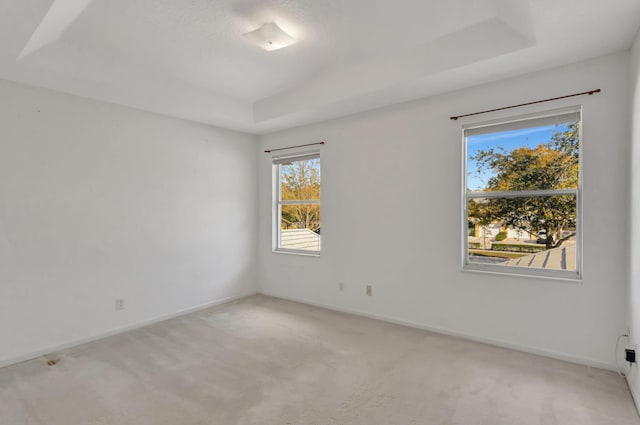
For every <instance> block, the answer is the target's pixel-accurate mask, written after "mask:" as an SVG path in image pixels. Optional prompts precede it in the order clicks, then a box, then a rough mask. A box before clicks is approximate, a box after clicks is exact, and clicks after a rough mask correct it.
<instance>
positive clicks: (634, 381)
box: [621, 33, 640, 405]
mask: <svg viewBox="0 0 640 425" xmlns="http://www.w3.org/2000/svg"><path fill="white" fill-rule="evenodd" d="M630 65H631V66H630V71H631V72H630V74H631V79H630V84H631V87H630V90H629V93H630V103H631V126H630V127H631V155H630V158H631V170H630V171H631V172H630V175H631V217H630V220H629V222H630V225H631V236H630V244H629V245H630V250H629V260H630V261H629V265H630V269H631V272H630V279H629V280H630V286H629V328H630V330H631V333H630V335H631V341H630V342H629V343H628V346H629V347H635V349H636V350H638V343H639V342H640V221H639V220H640V33H639V34H638V36H637V37H636V40H635V42H634V44H633V48H632V49H631V61H630ZM625 342H626V341H625ZM621 351H622V350H621ZM624 364H625V366H626V365H627V363H624ZM627 380H628V382H629V387H630V388H631V393H632V394H633V395H634V399H635V401H636V405H638V403H640V373H638V368H637V367H634V368H633V369H632V370H631V372H630V373H629V374H628V377H627Z"/></svg>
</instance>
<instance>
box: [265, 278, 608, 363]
mask: <svg viewBox="0 0 640 425" xmlns="http://www.w3.org/2000/svg"><path fill="white" fill-rule="evenodd" d="M258 293H259V294H262V295H266V296H269V297H274V298H280V299H283V300H287V301H293V302H297V303H302V304H308V305H311V306H315V307H320V308H325V309H327V310H333V311H338V312H341V313H348V314H354V315H356V316H362V317H368V318H370V319H376V320H381V321H383V322H388V323H393V324H396V325H402V326H408V327H411V328H416V329H421V330H425V331H429V332H434V333H438V334H442V335H448V336H454V337H458V338H463V339H467V340H470V341H474V342H479V343H482V344H488V345H493V346H496V347H502V348H508V349H511V350H516V351H522V352H525V353H530V354H536V355H538V356H543V357H550V358H552V359H557V360H562V361H566V362H570V363H576V364H580V365H584V366H588V367H593V368H598V369H605V370H610V371H615V370H616V367H615V365H610V364H608V363H604V362H600V361H597V360H592V359H587V358H583V357H576V356H572V355H569V354H565V353H559V352H556V351H549V350H543V349H539V348H535V347H529V346H527V345H520V344H513V343H510V342H506V341H501V340H496V339H491V338H484V337H480V336H476V335H471V334H467V333H464V332H458V331H454V330H451V329H446V328H440V327H437V326H429V325H425V324H422V323H416V322H412V321H409V320H404V319H399V318H396V317H391V316H385V315H380V314H375V313H369V312H367V311H362V310H357V309H353V308H348V307H338V306H334V305H328V304H323V303H318V302H315V301H311V300H308V299H303V298H296V297H290V296H288V295H282V294H278V293H275V292H271V291H264V290H259V291H258Z"/></svg>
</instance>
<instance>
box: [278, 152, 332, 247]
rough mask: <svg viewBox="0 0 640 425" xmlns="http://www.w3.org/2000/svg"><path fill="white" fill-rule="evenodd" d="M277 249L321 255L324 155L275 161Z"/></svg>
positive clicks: (314, 154)
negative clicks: (321, 168)
mask: <svg viewBox="0 0 640 425" xmlns="http://www.w3.org/2000/svg"><path fill="white" fill-rule="evenodd" d="M273 168H274V177H275V179H274V180H275V183H276V184H275V190H274V198H275V202H274V207H275V211H274V218H275V223H274V230H275V236H276V237H275V239H276V241H275V250H276V251H280V252H289V253H298V254H315V255H318V254H320V249H321V236H320V153H319V152H313V153H307V154H303V155H297V156H290V157H276V158H274V159H273Z"/></svg>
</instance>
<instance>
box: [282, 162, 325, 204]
mask: <svg viewBox="0 0 640 425" xmlns="http://www.w3.org/2000/svg"><path fill="white" fill-rule="evenodd" d="M280 196H281V199H282V200H283V201H295V200H318V199H320V158H313V159H305V160H298V161H291V162H288V163H284V164H280Z"/></svg>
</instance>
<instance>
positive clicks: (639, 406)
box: [625, 375, 640, 416]
mask: <svg viewBox="0 0 640 425" xmlns="http://www.w3.org/2000/svg"><path fill="white" fill-rule="evenodd" d="M625 381H627V386H628V387H629V392H630V393H631V398H632V399H633V404H635V406H636V411H637V412H638V416H640V394H636V391H635V389H634V386H633V385H632V384H631V382H630V381H629V376H628V375H627V376H626V378H625Z"/></svg>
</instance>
